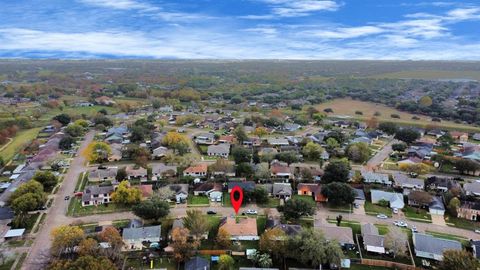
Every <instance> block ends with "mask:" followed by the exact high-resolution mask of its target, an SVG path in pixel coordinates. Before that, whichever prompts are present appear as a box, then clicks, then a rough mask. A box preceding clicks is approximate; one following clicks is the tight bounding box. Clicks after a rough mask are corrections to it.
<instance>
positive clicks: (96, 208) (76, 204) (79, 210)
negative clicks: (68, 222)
mask: <svg viewBox="0 0 480 270" xmlns="http://www.w3.org/2000/svg"><path fill="white" fill-rule="evenodd" d="M125 211H130V207H128V206H125V205H119V204H116V203H109V204H99V205H91V206H82V202H81V201H80V198H78V197H73V198H71V199H70V202H69V204H68V211H67V215H69V216H74V217H79V216H90V215H96V214H107V213H114V212H125Z"/></svg>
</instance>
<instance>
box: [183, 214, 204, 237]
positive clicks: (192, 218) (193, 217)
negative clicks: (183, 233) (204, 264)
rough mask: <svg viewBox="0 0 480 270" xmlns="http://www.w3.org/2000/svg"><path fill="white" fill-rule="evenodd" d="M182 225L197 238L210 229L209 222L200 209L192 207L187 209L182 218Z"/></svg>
mask: <svg viewBox="0 0 480 270" xmlns="http://www.w3.org/2000/svg"><path fill="white" fill-rule="evenodd" d="M183 225H184V226H185V228H187V229H189V230H190V233H191V234H192V235H194V236H196V237H197V239H199V238H200V237H201V236H202V235H204V234H205V233H207V232H208V230H209V229H210V223H209V222H208V219H207V217H206V216H205V215H203V213H202V211H200V210H197V209H193V210H187V216H186V217H184V218H183Z"/></svg>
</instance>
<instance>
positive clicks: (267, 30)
mask: <svg viewBox="0 0 480 270" xmlns="http://www.w3.org/2000/svg"><path fill="white" fill-rule="evenodd" d="M243 31H246V32H253V33H259V34H263V35H265V36H269V37H270V36H276V35H277V33H278V31H277V29H275V28H273V27H255V28H247V29H244V30H243Z"/></svg>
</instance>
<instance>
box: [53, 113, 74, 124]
mask: <svg viewBox="0 0 480 270" xmlns="http://www.w3.org/2000/svg"><path fill="white" fill-rule="evenodd" d="M53 120H57V121H58V122H60V124H62V126H66V125H68V123H70V121H71V118H70V116H68V114H65V113H62V114H59V115H57V116H55V117H53Z"/></svg>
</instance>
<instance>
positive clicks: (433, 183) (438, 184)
mask: <svg viewBox="0 0 480 270" xmlns="http://www.w3.org/2000/svg"><path fill="white" fill-rule="evenodd" d="M425 187H426V189H427V190H434V191H440V192H447V191H449V190H450V189H452V188H458V189H460V190H461V186H460V184H459V183H458V182H457V181H455V180H454V179H451V178H440V177H430V178H428V179H427V180H425Z"/></svg>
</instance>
